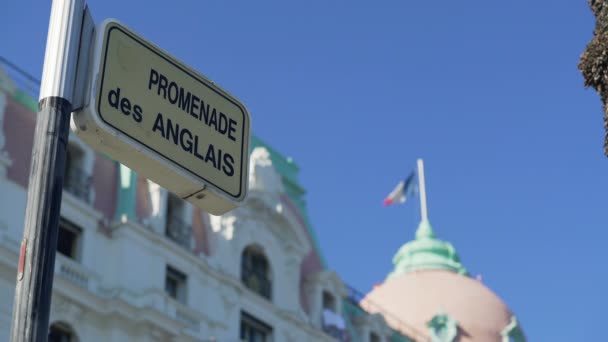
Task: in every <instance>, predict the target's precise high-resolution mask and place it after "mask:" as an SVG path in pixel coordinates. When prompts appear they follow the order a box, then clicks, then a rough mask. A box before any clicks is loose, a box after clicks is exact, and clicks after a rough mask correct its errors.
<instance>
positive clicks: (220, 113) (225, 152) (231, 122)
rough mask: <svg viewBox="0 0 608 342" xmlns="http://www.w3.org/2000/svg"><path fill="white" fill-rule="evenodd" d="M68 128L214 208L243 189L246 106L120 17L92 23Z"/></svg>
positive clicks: (234, 200)
mask: <svg viewBox="0 0 608 342" xmlns="http://www.w3.org/2000/svg"><path fill="white" fill-rule="evenodd" d="M94 46H95V47H94V51H93V53H92V58H93V60H92V63H91V65H92V67H91V68H90V74H89V75H90V76H89V80H88V84H89V85H90V89H89V97H88V99H87V101H86V102H87V103H86V105H85V107H84V108H83V109H82V110H79V111H78V112H75V113H74V123H75V130H76V132H77V134H78V135H79V136H80V137H81V138H82V139H83V140H85V141H86V142H88V143H89V144H91V145H92V146H93V147H94V148H95V149H96V150H98V151H100V152H103V153H105V154H106V155H108V156H109V157H110V158H113V159H116V160H117V161H119V162H121V163H123V164H125V165H127V166H128V167H130V168H131V169H133V170H135V171H136V172H138V173H140V174H141V175H143V176H144V177H146V178H148V179H150V180H152V181H154V182H156V183H158V184H160V185H161V186H163V187H165V188H167V189H169V190H170V191H172V192H174V193H175V194H177V195H178V196H180V197H181V198H183V199H185V200H188V201H190V202H192V203H193V204H195V205H197V206H199V207H202V208H204V209H205V210H207V211H209V212H210V213H212V214H215V215H219V214H223V213H225V212H226V211H228V210H230V209H232V208H234V207H236V206H237V205H238V203H239V202H242V201H243V200H244V198H245V195H246V193H247V180H248V169H249V168H248V166H249V158H248V154H249V130H250V122H249V114H248V112H247V110H246V109H245V106H244V105H243V104H242V103H241V102H239V101H238V100H237V99H236V98H234V97H233V96H231V95H230V94H228V93H227V92H226V91H225V90H223V89H222V88H220V87H218V86H217V85H216V84H214V83H213V82H211V81H210V80H208V79H207V78H205V77H204V76H203V75H201V74H199V73H198V72H196V71H194V70H193V69H192V68H190V67H188V66H187V65H185V64H183V63H181V62H180V61H178V60H176V59H175V58H173V57H172V56H171V55H169V54H168V53H166V52H165V51H163V50H161V49H160V48H158V47H157V46H156V45H154V44H152V43H150V42H149V41H147V40H145V39H144V38H142V37H140V36H138V35H137V34H136V33H134V32H133V31H131V30H129V29H128V28H126V27H125V26H123V25H122V24H120V23H119V22H117V21H115V20H113V19H110V20H106V21H105V22H103V23H102V24H101V25H100V26H99V27H98V29H97V34H96V40H95V44H94Z"/></svg>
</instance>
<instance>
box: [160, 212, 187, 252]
mask: <svg viewBox="0 0 608 342" xmlns="http://www.w3.org/2000/svg"><path fill="white" fill-rule="evenodd" d="M165 235H166V236H167V237H168V238H169V239H171V240H172V241H173V242H175V243H177V244H178V245H180V246H182V247H184V248H185V249H187V250H190V249H191V242H190V240H191V237H192V226H191V225H189V224H186V222H184V220H182V219H181V218H179V217H177V216H169V217H168V218H167V226H166V228H165Z"/></svg>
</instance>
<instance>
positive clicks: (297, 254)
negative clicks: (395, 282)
mask: <svg viewBox="0 0 608 342" xmlns="http://www.w3.org/2000/svg"><path fill="white" fill-rule="evenodd" d="M0 71H1V70H0ZM1 76H2V73H1V72H0V77H1ZM1 84H6V82H5V83H2V82H0V85H1ZM13 90H14V89H9V88H7V87H4V88H1V87H0V97H1V98H0V100H2V101H0V142H3V143H1V144H0V198H2V202H3V205H2V206H0V341H4V340H8V334H9V331H10V323H11V322H10V320H11V312H12V302H13V295H14V288H15V275H16V265H17V257H18V252H19V245H20V241H21V238H22V234H23V233H22V232H23V220H24V214H25V204H26V196H27V181H28V177H29V165H30V159H31V158H30V156H31V148H32V142H33V134H34V125H35V115H36V114H35V113H33V112H32V110H31V109H30V107H31V106H26V105H24V104H22V103H21V102H19V101H18V100H17V97H15V96H13V95H14V94H13V93H12V91H13ZM22 95H23V94H20V96H22ZM70 146H72V147H74V148H77V149H78V150H79V151H80V152H82V153H83V156H84V157H83V159H82V162H81V164H80V165H79V167H81V168H82V169H83V170H84V173H85V175H90V176H91V178H90V183H88V184H89V188H90V190H91V191H90V193H88V195H86V196H84V197H83V196H80V195H74V194H73V193H72V192H70V191H66V190H64V193H63V199H62V207H61V216H62V217H63V218H64V219H66V220H68V221H70V222H72V223H73V224H75V225H76V226H78V227H79V228H80V229H81V234H80V238H79V243H78V245H79V246H80V247H79V249H78V250H79V252H78V253H77V257H75V258H74V259H71V258H69V257H66V256H64V255H62V254H59V253H58V254H57V258H56V264H55V281H54V288H53V299H52V308H51V322H50V323H51V324H52V323H54V322H62V323H63V324H67V325H68V326H69V327H70V328H71V329H72V331H73V332H74V334H75V335H76V336H77V337H78V340H79V341H87V342H88V341H92V342H94V341H227V342H231V341H238V340H239V330H240V320H241V313H242V312H247V313H249V314H251V315H253V316H255V317H256V318H257V319H259V320H261V321H263V322H265V323H266V324H268V325H270V326H271V327H272V328H273V340H274V341H334V340H335V339H333V338H332V337H330V336H329V335H328V334H326V333H325V332H324V331H323V324H322V322H321V321H320V320H321V313H320V310H322V307H321V304H320V299H319V298H317V297H318V296H319V295H320V294H321V292H322V291H321V290H322V289H325V290H327V291H333V292H334V294H335V296H336V298H338V299H339V298H342V297H343V296H345V293H344V290H343V284H342V283H341V281H340V279H339V278H338V277H337V275H336V274H335V273H332V275H330V276H329V278H328V277H327V276H323V275H322V274H326V273H327V271H326V270H325V267H324V262H323V261H322V256H321V254H320V252H319V250H318V249H317V247H316V241H315V238H314V235H312V234H311V229H310V225H309V223H308V219H307V217H306V213H305V211H304V208H305V202H304V200H303V194H304V191H303V189H301V188H300V187H299V185H297V183H296V179H295V177H296V175H297V166H295V164H293V163H292V162H291V161H290V160H287V159H286V158H284V157H282V156H280V155H278V154H277V153H276V152H274V151H270V152H269V150H268V149H266V148H264V147H262V146H258V147H257V148H256V149H255V150H254V151H253V152H252V155H251V169H252V171H251V175H250V184H251V190H250V194H249V196H248V199H247V201H246V203H245V204H244V205H243V206H242V207H240V208H237V209H235V210H233V211H231V212H229V213H227V214H225V215H223V216H211V215H209V214H207V213H205V212H204V211H202V210H200V209H198V208H192V206H191V205H190V204H187V203H185V204H184V208H183V210H184V211H183V213H184V214H183V219H184V220H185V223H186V224H188V225H190V226H191V227H192V236H191V241H190V242H191V243H190V244H189V245H187V244H186V245H180V244H178V243H176V242H175V241H172V240H171V239H170V238H168V237H167V236H166V234H165V227H166V224H167V201H168V197H169V194H168V192H167V191H166V190H165V189H162V188H160V187H158V186H157V185H155V184H154V183H152V182H150V181H148V180H146V179H144V178H142V177H139V176H137V175H135V174H133V173H132V172H131V171H130V170H128V169H126V168H125V167H123V166H120V165H119V164H117V163H116V162H114V161H113V160H110V159H108V158H107V157H105V156H102V155H99V154H97V153H95V152H94V151H92V150H91V149H90V148H89V147H88V146H86V145H84V144H83V143H82V142H81V141H80V140H79V139H78V138H77V137H76V136H73V135H71V136H70ZM273 163H275V164H273ZM276 163H279V167H278V168H279V169H285V170H283V171H282V172H283V173H280V172H279V171H280V170H279V171H278V170H277V167H276ZM2 171H5V172H2ZM86 179H88V178H86ZM287 183H288V188H289V193H287V192H286V190H285V187H284V185H285V184H287ZM248 246H257V247H258V248H259V249H261V250H262V251H263V253H264V255H265V256H266V258H267V259H268V261H269V263H270V270H271V279H272V295H271V299H270V300H268V299H265V298H263V297H261V296H260V295H258V294H256V293H254V292H253V291H251V290H250V289H248V288H247V287H246V286H245V285H244V284H243V282H242V281H241V274H240V273H241V255H242V253H243V251H244V250H245V248H247V247H248ZM168 266H170V267H172V268H174V269H177V270H179V271H180V272H182V273H183V274H185V275H186V277H187V280H186V296H185V297H186V300H185V301H184V302H183V303H182V302H180V301H178V300H176V299H174V298H172V297H171V296H169V295H168V294H167V292H166V290H165V277H166V272H167V267H168ZM324 272H325V273H324ZM327 279H330V280H327ZM311 289H313V290H311Z"/></svg>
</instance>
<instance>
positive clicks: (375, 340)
mask: <svg viewBox="0 0 608 342" xmlns="http://www.w3.org/2000/svg"><path fill="white" fill-rule="evenodd" d="M369 342H380V336H378V335H377V334H376V333H373V332H372V333H369Z"/></svg>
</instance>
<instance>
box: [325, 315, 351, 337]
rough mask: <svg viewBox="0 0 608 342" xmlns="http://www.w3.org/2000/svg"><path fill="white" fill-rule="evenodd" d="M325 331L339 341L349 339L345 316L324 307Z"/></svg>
mask: <svg viewBox="0 0 608 342" xmlns="http://www.w3.org/2000/svg"><path fill="white" fill-rule="evenodd" d="M323 331H325V333H327V334H328V335H329V336H331V337H333V338H335V339H336V340H337V341H344V342H346V341H348V340H349V339H348V334H347V333H346V323H345V322H344V318H342V316H340V315H339V314H337V313H335V312H333V311H332V310H329V309H323Z"/></svg>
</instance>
